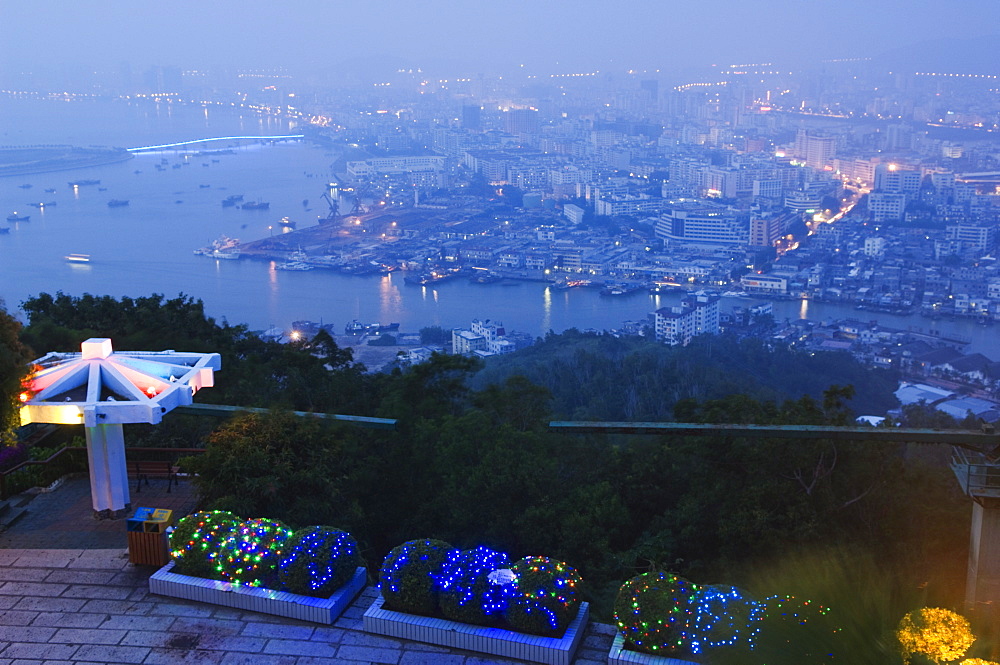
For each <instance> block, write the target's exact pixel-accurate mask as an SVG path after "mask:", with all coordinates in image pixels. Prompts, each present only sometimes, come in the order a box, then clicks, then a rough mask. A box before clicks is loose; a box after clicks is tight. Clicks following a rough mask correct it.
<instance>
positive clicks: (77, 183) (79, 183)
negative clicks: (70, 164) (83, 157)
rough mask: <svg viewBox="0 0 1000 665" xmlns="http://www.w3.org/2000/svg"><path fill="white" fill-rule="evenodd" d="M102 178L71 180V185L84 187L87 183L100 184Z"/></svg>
mask: <svg viewBox="0 0 1000 665" xmlns="http://www.w3.org/2000/svg"><path fill="white" fill-rule="evenodd" d="M100 184H101V181H100V180H70V181H69V186H70V187H83V186H85V185H100Z"/></svg>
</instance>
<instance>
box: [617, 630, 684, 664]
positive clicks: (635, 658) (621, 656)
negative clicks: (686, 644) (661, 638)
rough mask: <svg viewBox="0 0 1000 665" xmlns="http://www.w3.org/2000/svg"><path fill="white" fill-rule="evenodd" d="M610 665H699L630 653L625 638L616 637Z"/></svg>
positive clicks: (664, 657)
mask: <svg viewBox="0 0 1000 665" xmlns="http://www.w3.org/2000/svg"><path fill="white" fill-rule="evenodd" d="M608 665H698V664H697V663H695V662H694V661H690V660H680V659H678V658H671V657H670V656H654V655H653V654H649V653H640V652H638V651H629V650H628V649H626V648H625V636H624V635H622V634H621V633H618V634H617V635H615V641H614V642H612V643H611V651H610V652H609V653H608Z"/></svg>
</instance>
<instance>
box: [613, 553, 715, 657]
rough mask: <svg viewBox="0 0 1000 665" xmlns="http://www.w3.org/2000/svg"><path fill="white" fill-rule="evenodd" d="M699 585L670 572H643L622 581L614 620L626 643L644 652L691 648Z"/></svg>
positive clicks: (663, 651) (681, 651) (688, 650)
mask: <svg viewBox="0 0 1000 665" xmlns="http://www.w3.org/2000/svg"><path fill="white" fill-rule="evenodd" d="M699 591H700V589H699V587H698V585H696V584H692V583H691V582H688V581H687V580H685V579H684V578H682V577H678V576H677V575H673V574H671V573H643V574H642V575H639V576H637V577H633V578H632V579H630V580H629V581H628V582H626V583H625V584H623V585H622V587H621V589H619V591H618V597H617V598H616V599H615V623H616V624H617V625H618V630H619V632H621V634H622V635H623V636H624V637H625V643H626V645H627V646H628V647H629V648H631V649H633V650H635V651H641V652H643V653H650V654H673V653H690V652H691V638H690V635H691V627H692V624H693V622H694V618H695V607H696V604H695V600H696V597H697V594H698V592H699Z"/></svg>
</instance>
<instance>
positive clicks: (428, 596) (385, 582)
mask: <svg viewBox="0 0 1000 665" xmlns="http://www.w3.org/2000/svg"><path fill="white" fill-rule="evenodd" d="M453 551H454V548H452V546H451V545H449V544H448V543H446V542H444V541H442V540H431V539H425V540H411V541H409V542H406V543H403V544H402V545H400V546H398V547H396V548H394V549H393V550H392V551H391V552H389V555H388V556H387V557H386V558H385V562H384V563H383V564H382V570H381V571H380V572H379V589H381V591H382V597H383V598H385V607H386V609H390V610H397V611H400V612H409V613H410V614H433V613H434V611H435V610H436V609H437V581H436V580H437V577H438V575H439V574H440V573H441V565H442V564H443V563H444V562H445V560H446V559H447V558H448V556H449V554H451V553H452V552H453Z"/></svg>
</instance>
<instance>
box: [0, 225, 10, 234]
mask: <svg viewBox="0 0 1000 665" xmlns="http://www.w3.org/2000/svg"><path fill="white" fill-rule="evenodd" d="M0 233H10V227H9V226H0Z"/></svg>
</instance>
